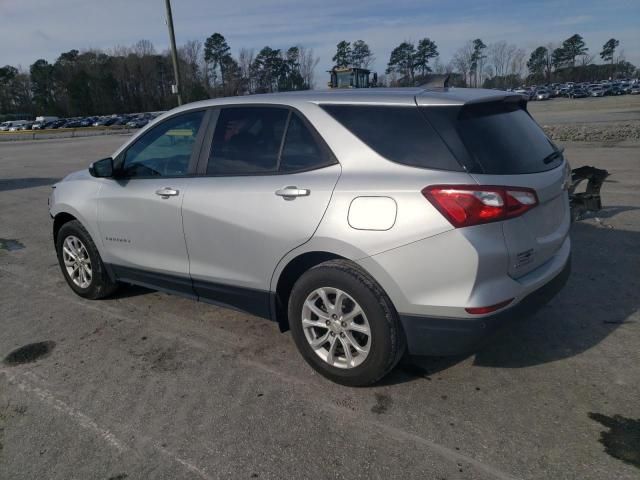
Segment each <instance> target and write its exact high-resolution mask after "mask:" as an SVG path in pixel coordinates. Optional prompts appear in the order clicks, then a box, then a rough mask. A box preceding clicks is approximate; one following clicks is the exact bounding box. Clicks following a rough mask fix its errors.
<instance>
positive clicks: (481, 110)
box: [422, 102, 563, 175]
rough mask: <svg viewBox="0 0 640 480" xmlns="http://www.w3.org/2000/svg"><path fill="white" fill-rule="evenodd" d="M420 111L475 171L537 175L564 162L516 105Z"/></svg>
mask: <svg viewBox="0 0 640 480" xmlns="http://www.w3.org/2000/svg"><path fill="white" fill-rule="evenodd" d="M422 110H423V112H424V114H425V115H426V117H427V118H428V119H429V120H430V121H431V122H432V124H433V125H434V126H435V127H436V128H437V129H438V131H439V132H440V133H441V134H442V136H443V137H444V138H445V139H446V141H447V142H448V144H449V146H450V147H451V148H452V150H453V151H454V152H456V155H458V158H460V159H461V161H463V162H464V163H465V164H466V165H467V166H468V170H469V171H470V172H472V173H485V174H491V175H517V174H526V173H537V172H543V171H546V170H551V169H553V168H555V167H557V166H558V165H560V164H561V163H562V160H563V157H562V154H561V153H560V152H559V151H558V149H557V147H556V146H555V145H553V143H551V141H550V140H549V139H548V138H547V136H546V135H545V133H544V132H543V131H542V129H541V128H540V127H539V126H538V124H537V123H536V122H535V121H534V120H533V119H532V118H531V116H530V115H529V113H528V112H527V111H526V110H525V109H524V108H523V107H522V105H521V104H520V103H518V102H487V103H479V104H472V105H467V106H464V107H462V108H461V109H460V108H457V107H424V108H423V109H422Z"/></svg>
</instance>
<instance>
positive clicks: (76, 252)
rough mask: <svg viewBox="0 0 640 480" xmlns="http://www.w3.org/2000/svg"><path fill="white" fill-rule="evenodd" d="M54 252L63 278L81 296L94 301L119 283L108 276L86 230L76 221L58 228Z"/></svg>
mask: <svg viewBox="0 0 640 480" xmlns="http://www.w3.org/2000/svg"><path fill="white" fill-rule="evenodd" d="M56 252H57V254H58V263H59V264H60V269H61V270H62V274H63V275H64V278H65V280H66V281H67V283H68V284H69V286H70V287H71V289H72V290H73V291H74V292H76V293H77V294H78V295H80V296H81V297H84V298H90V299H92V300H96V299H99V298H104V297H107V296H109V295H111V294H112V293H114V292H115V291H116V290H117V288H118V284H117V282H114V281H113V280H111V278H109V275H108V274H107V272H106V270H105V267H104V264H103V263H102V259H101V258H100V254H99V253H98V249H97V248H96V245H95V243H93V240H92V239H91V236H90V235H89V232H87V230H86V229H85V228H84V227H83V226H82V224H81V223H80V222H78V221H77V220H72V221H70V222H67V223H65V224H64V225H63V226H62V227H61V228H60V231H59V232H58V236H57V239H56Z"/></svg>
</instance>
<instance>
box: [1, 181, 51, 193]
mask: <svg viewBox="0 0 640 480" xmlns="http://www.w3.org/2000/svg"><path fill="white" fill-rule="evenodd" d="M59 180H60V179H59V178H0V192H7V191H10V190H22V189H25V188H34V187H43V186H46V185H53V184H54V183H56V182H58V181H59Z"/></svg>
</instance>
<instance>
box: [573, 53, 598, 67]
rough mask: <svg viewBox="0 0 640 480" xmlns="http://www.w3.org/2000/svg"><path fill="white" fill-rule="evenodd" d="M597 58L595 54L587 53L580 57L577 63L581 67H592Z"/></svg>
mask: <svg viewBox="0 0 640 480" xmlns="http://www.w3.org/2000/svg"><path fill="white" fill-rule="evenodd" d="M595 58H596V56H595V54H591V53H585V54H584V55H580V56H578V58H577V63H578V65H580V66H581V67H586V66H587V65H591V64H592V63H593V60H594V59H595Z"/></svg>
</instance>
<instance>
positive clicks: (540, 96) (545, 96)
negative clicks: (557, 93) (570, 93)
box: [536, 88, 551, 100]
mask: <svg viewBox="0 0 640 480" xmlns="http://www.w3.org/2000/svg"><path fill="white" fill-rule="evenodd" d="M550 98H551V95H550V93H549V90H547V89H546V88H539V89H538V91H537V92H536V100H549V99H550Z"/></svg>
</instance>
